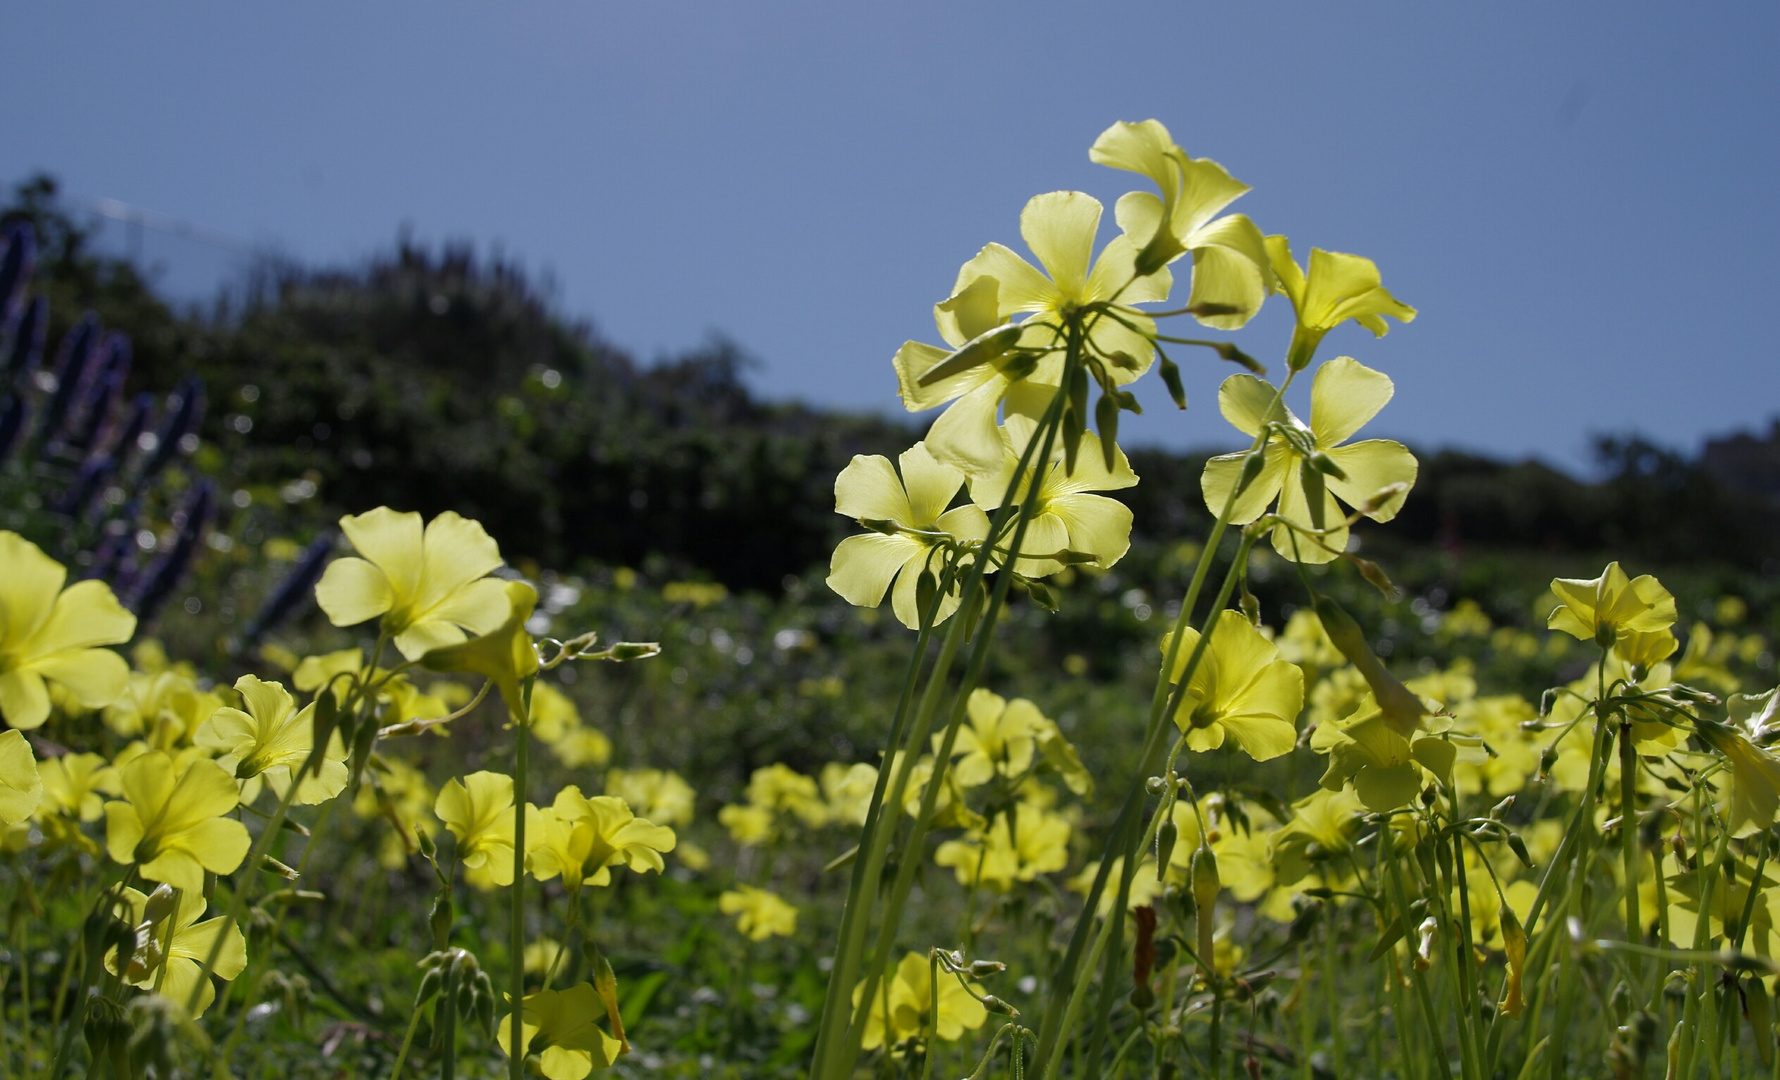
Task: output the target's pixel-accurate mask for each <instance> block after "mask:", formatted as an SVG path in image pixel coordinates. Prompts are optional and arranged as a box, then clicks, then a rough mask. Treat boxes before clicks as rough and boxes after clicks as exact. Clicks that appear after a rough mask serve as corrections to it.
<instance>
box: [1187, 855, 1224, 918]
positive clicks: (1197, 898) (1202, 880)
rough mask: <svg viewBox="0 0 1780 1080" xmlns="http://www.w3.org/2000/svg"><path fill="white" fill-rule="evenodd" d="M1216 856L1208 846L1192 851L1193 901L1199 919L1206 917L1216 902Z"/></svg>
mask: <svg viewBox="0 0 1780 1080" xmlns="http://www.w3.org/2000/svg"><path fill="white" fill-rule="evenodd" d="M1221 887H1222V886H1221V883H1220V882H1219V881H1218V857H1217V856H1216V855H1214V854H1212V850H1211V849H1210V848H1208V847H1201V848H1200V849H1199V850H1198V851H1195V852H1193V903H1194V904H1195V905H1196V906H1197V907H1198V909H1199V917H1200V918H1201V919H1205V918H1208V917H1209V916H1208V913H1209V912H1210V911H1211V910H1212V908H1213V907H1215V906H1216V905H1217V902H1218V889H1219V888H1221Z"/></svg>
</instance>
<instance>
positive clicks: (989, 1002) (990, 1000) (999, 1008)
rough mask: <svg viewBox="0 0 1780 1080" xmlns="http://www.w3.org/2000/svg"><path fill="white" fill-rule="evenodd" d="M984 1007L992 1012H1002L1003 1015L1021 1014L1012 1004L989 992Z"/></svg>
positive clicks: (984, 999) (984, 1000)
mask: <svg viewBox="0 0 1780 1080" xmlns="http://www.w3.org/2000/svg"><path fill="white" fill-rule="evenodd" d="M983 1008H985V1009H988V1010H989V1011H990V1012H992V1013H1000V1014H1001V1015H1003V1016H1019V1015H1020V1010H1018V1009H1016V1008H1014V1007H1013V1006H1012V1005H1009V1004H1008V1003H1007V1002H1005V1001H1003V1000H1001V999H1000V998H998V997H996V996H995V995H994V994H988V995H986V996H984V998H983Z"/></svg>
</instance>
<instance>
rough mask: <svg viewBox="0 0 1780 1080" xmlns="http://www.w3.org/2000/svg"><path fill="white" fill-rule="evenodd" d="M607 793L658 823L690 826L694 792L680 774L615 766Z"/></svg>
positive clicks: (639, 814)
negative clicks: (617, 767) (616, 767)
mask: <svg viewBox="0 0 1780 1080" xmlns="http://www.w3.org/2000/svg"><path fill="white" fill-rule="evenodd" d="M606 794H608V795H616V796H618V797H619V798H620V799H623V800H624V801H625V803H626V804H627V805H628V806H629V807H630V808H631V809H632V810H633V811H635V812H636V814H637V816H638V817H645V818H648V819H649V820H650V821H653V822H655V823H656V824H658V825H670V826H672V825H690V824H692V809H693V800H694V798H695V794H694V792H693V790H692V785H691V784H688V783H687V782H686V781H684V780H682V779H681V778H680V774H679V773H676V772H671V771H669V770H665V769H613V770H612V771H611V772H609V773H607V774H606Z"/></svg>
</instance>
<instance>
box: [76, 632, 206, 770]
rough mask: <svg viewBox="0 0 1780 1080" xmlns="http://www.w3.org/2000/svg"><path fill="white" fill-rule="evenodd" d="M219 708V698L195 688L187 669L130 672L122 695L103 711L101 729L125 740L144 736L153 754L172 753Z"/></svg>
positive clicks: (173, 667) (174, 667)
mask: <svg viewBox="0 0 1780 1080" xmlns="http://www.w3.org/2000/svg"><path fill="white" fill-rule="evenodd" d="M139 652H140V650H139ZM139 666H140V661H139ZM222 704H223V703H222V698H220V697H218V696H217V695H216V694H214V693H211V692H210V691H208V690H203V689H200V688H199V686H198V682H197V674H196V672H194V671H193V670H192V669H191V668H190V666H189V665H186V664H176V665H169V666H165V667H160V668H159V669H158V670H152V671H151V670H138V671H132V672H131V673H130V681H129V684H128V685H127V686H126V687H125V689H124V692H123V693H122V694H121V695H119V696H118V698H117V700H116V701H113V702H112V703H111V704H110V705H108V706H106V707H105V714H104V719H105V726H106V727H108V728H110V729H111V730H112V731H115V732H116V733H117V734H119V735H122V736H124V737H126V738H131V737H134V736H138V735H140V736H144V737H146V738H147V739H148V741H149V744H150V745H151V746H152V747H153V748H154V749H156V750H173V749H175V748H177V747H180V746H183V745H187V744H189V743H190V742H191V739H192V736H194V735H196V734H197V733H198V725H200V724H202V723H203V722H204V721H205V720H207V719H209V717H210V714H211V713H213V712H215V711H216V710H218V709H220V708H222Z"/></svg>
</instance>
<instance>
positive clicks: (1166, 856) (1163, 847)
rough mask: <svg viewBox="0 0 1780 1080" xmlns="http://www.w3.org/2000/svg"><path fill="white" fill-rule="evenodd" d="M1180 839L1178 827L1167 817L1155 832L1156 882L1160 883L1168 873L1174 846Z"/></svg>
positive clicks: (1172, 819)
mask: <svg viewBox="0 0 1780 1080" xmlns="http://www.w3.org/2000/svg"><path fill="white" fill-rule="evenodd" d="M1179 838H1180V826H1178V825H1176V824H1175V823H1174V818H1173V817H1172V816H1171V817H1167V818H1164V819H1163V821H1162V826H1161V828H1158V829H1157V830H1156V880H1157V881H1161V880H1162V879H1163V877H1164V876H1166V875H1167V873H1168V863H1169V860H1171V859H1173V858H1174V844H1175V841H1176V840H1178V839H1179Z"/></svg>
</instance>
